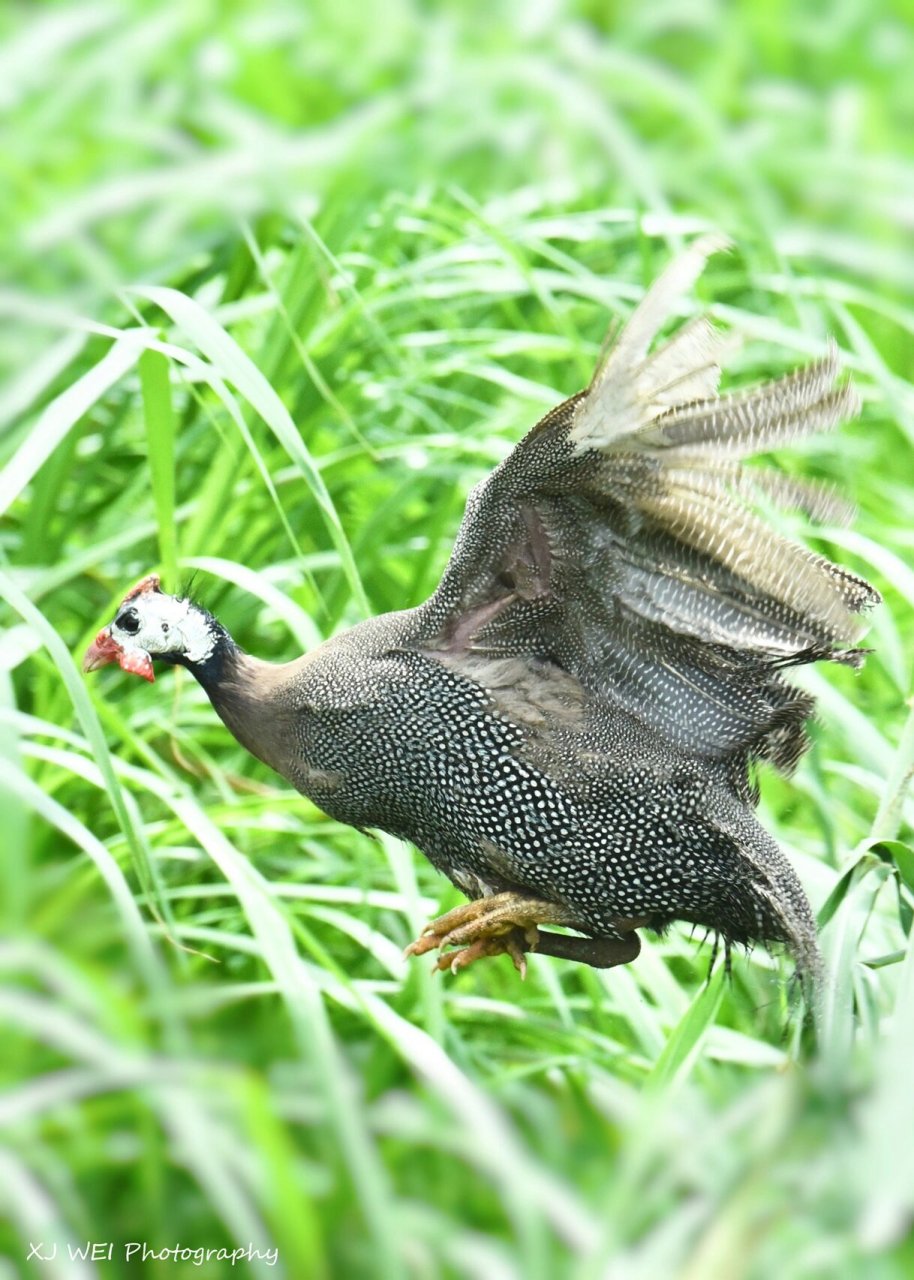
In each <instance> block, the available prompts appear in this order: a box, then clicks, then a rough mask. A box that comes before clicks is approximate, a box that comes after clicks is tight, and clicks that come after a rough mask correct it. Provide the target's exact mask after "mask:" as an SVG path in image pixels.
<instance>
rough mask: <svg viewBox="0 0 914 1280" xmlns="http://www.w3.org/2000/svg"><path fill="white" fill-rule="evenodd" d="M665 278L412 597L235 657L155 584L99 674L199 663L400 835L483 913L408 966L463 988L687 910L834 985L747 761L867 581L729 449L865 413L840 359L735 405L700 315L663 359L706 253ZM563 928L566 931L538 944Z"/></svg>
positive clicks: (694, 250)
mask: <svg viewBox="0 0 914 1280" xmlns="http://www.w3.org/2000/svg"><path fill="white" fill-rule="evenodd" d="M722 247H723V242H722V241H721V240H720V239H719V238H717V237H704V238H702V239H699V240H697V241H695V242H694V243H692V244H691V245H690V246H689V248H687V249H686V250H685V252H684V253H682V255H681V256H680V257H678V258H677V259H675V260H674V261H673V262H672V264H671V265H670V266H669V267H668V268H667V270H666V271H665V272H664V274H663V275H662V276H661V277H660V278H659V280H658V281H657V282H656V283H655V284H654V286H653V287H652V288H651V289H650V291H649V292H648V293H647V294H646V296H645V297H644V299H643V301H642V302H641V304H640V306H638V308H637V309H636V310H635V312H634V313H633V315H632V317H631V319H630V320H629V323H628V325H627V327H626V328H625V329H624V331H623V332H622V334H621V336H620V337H619V339H618V340H617V341H616V343H615V345H614V346H613V347H612V348H611V349H610V351H609V352H608V354H607V355H606V356H605V358H604V359H603V360H602V361H601V363H600V364H599V366H598V368H597V370H596V372H595V374H594V377H593V379H592V381H591V383H590V386H589V387H588V388H587V389H586V390H584V391H581V392H579V393H578V394H577V395H574V396H572V397H571V399H569V400H566V401H565V402H564V403H563V404H560V405H559V406H558V407H557V408H555V409H553V410H552V411H551V412H550V413H548V414H547V415H546V417H545V418H543V419H542V421H541V422H539V423H538V424H537V425H536V426H535V427H534V428H533V430H532V431H530V433H529V434H528V435H527V436H526V437H525V438H524V439H523V440H522V441H521V442H520V443H519V444H518V445H517V446H516V448H515V449H514V450H513V452H512V453H511V454H510V455H509V456H508V457H507V458H506V459H505V460H504V462H502V463H501V465H500V466H498V467H497V468H496V470H495V471H494V472H493V473H492V474H491V475H490V476H489V477H488V478H487V479H485V480H484V481H482V482H481V483H480V484H478V485H477V486H476V488H475V489H474V490H473V491H472V493H471V494H470V497H469V500H468V502H467V507H466V514H465V515H464V518H463V522H462V525H461V527H460V531H459V534H458V537H457V541H456V544H455V546H454V550H453V553H452V555H451V558H450V561H449V563H448V565H447V567H446V569H445V572H444V576H443V578H442V580H441V583H440V585H439V587H438V589H437V590H436V591H435V593H434V595H433V596H432V597H431V598H430V599H429V600H428V601H426V603H425V604H423V605H420V606H419V607H418V608H413V609H407V610H404V611H402V612H398V613H391V614H386V615H384V616H382V617H377V618H372V619H370V620H368V621H365V622H362V623H360V624H359V625H357V626H355V627H353V628H352V629H351V630H349V631H347V632H345V633H343V634H341V635H337V636H334V637H333V638H332V639H330V640H328V641H326V642H325V643H324V644H322V645H321V646H320V647H319V648H317V649H316V650H314V651H313V652H312V653H307V654H305V655H304V656H303V657H301V658H298V659H297V660H295V661H293V662H289V663H285V664H281V665H274V664H270V663H266V662H262V661H260V660H258V659H257V658H253V657H250V656H249V655H248V654H246V653H244V652H243V651H242V650H241V649H240V648H239V647H238V646H237V645H236V644H235V642H234V641H233V640H232V638H231V636H230V635H229V634H228V632H227V631H226V630H225V628H224V627H223V626H221V625H220V623H219V622H217V621H216V619H215V618H214V617H212V616H211V614H209V613H208V612H207V611H206V610H204V609H203V608H201V607H200V606H199V605H197V604H195V603H193V602H192V601H191V600H188V599H183V598H179V597H175V596H170V595H166V594H165V593H164V592H162V590H161V588H160V584H159V579H158V577H156V576H155V575H152V576H149V577H147V578H145V579H144V580H143V581H142V582H140V583H139V584H138V585H137V586H136V587H134V588H133V590H132V591H130V592H129V593H128V595H127V596H126V597H125V599H124V601H123V603H122V605H121V607H120V608H119V609H118V611H117V615H116V617H115V619H114V621H113V622H112V623H111V624H110V626H108V627H106V628H104V629H103V630H102V631H101V632H100V633H99V635H98V636H97V638H96V640H95V642H94V643H93V645H92V646H91V648H90V649H89V651H88V653H87V655H86V659H85V664H84V667H85V670H87V671H89V670H93V669H94V668H96V667H99V666H102V665H103V664H105V663H107V662H112V661H114V662H117V663H119V664H120V666H121V667H122V668H123V669H124V670H126V671H130V672H133V673H135V674H137V675H141V676H144V677H145V678H146V679H148V680H152V679H153V660H154V659H159V660H160V661H162V662H166V663H171V664H179V665H181V666H184V667H186V668H187V669H188V670H189V671H191V672H192V674H193V675H194V676H195V677H196V679H197V680H198V681H199V682H200V684H201V685H202V686H203V688H204V689H205V691H206V693H207V694H208V695H209V698H210V700H211V701H212V704H213V706H214V707H215V709H216V711H217V712H218V714H219V715H220V716H221V718H222V719H223V721H224V722H225V724H226V725H227V726H228V728H229V729H230V730H231V732H232V733H233V734H234V735H235V737H236V738H237V739H238V740H239V741H240V742H241V743H242V744H243V745H244V746H245V747H246V748H247V749H248V750H249V751H250V752H252V753H253V754H254V755H255V756H256V757H257V758H258V759H260V760H262V761H263V762H264V763H266V764H267V765H269V766H271V767H272V768H273V769H275V770H277V771H278V772H279V773H280V774H282V775H283V776H284V777H285V778H287V779H288V780H289V781H290V782H291V783H292V785H293V786H295V787H296V788H297V789H298V790H299V791H301V792H302V793H304V794H305V795H307V796H309V797H310V798H311V799H312V800H313V801H314V802H315V803H316V804H317V805H319V806H320V807H321V808H322V809H324V810H325V811H326V812H327V813H328V814H330V815H331V816H332V817H334V818H336V819H338V820H340V821H341V822H345V823H349V824H351V825H352V826H355V827H359V828H370V827H375V828H380V829H382V830H384V831H387V832H390V833H391V834H392V835H394V836H399V837H401V838H403V839H406V840H410V841H412V842H413V843H414V844H416V845H417V846H418V847H419V848H420V849H421V850H422V851H423V852H424V853H425V854H426V855H427V856H428V858H429V859H430V860H431V861H432V863H433V864H434V865H435V866H436V867H437V868H438V869H439V870H440V871H442V872H444V873H445V875H447V876H448V877H449V878H450V879H451V880H452V881H453V883H454V884H455V885H456V886H458V888H459V889H461V890H462V891H463V892H464V893H465V894H466V895H467V896H468V898H469V899H470V901H469V902H468V903H467V904H465V905H463V906H461V907H458V908H456V909H455V910H453V911H450V912H449V913H448V914H447V915H444V916H442V917H441V918H440V919H438V920H436V921H434V922H433V923H432V924H430V925H429V926H428V928H427V929H426V930H425V931H424V933H423V934H422V936H421V937H420V938H419V939H418V940H417V941H416V942H414V943H413V944H412V946H411V947H409V948H408V951H409V952H410V953H412V954H421V953H422V952H425V951H429V950H432V949H435V948H445V947H459V948H461V949H460V950H457V951H449V952H448V953H447V954H444V952H443V951H442V952H440V953H439V958H438V965H439V967H441V968H446V967H450V968H451V969H453V970H457V969H458V968H460V967H462V966H464V965H466V964H468V963H469V962H470V961H472V960H475V959H477V958H478V957H481V956H487V955H494V954H496V953H499V952H507V953H508V954H509V955H511V957H512V958H513V960H514V962H515V964H516V965H517V966H518V968H520V969H521V970H523V966H524V953H525V952H526V951H528V950H533V949H535V950H537V951H538V952H540V953H544V954H548V955H552V956H559V957H563V958H567V959H572V960H579V961H583V962H585V963H587V964H590V965H595V966H599V967H609V966H611V965H616V964H623V963H626V962H628V961H630V960H633V959H634V958H635V957H636V956H637V954H638V952H639V950H640V941H639V938H638V935H637V933H636V932H635V931H636V929H638V928H641V927H648V928H651V929H654V930H663V929H664V928H665V927H666V926H667V925H668V924H669V923H670V922H671V921H673V920H685V921H690V922H692V923H693V924H695V925H700V926H704V927H706V928H707V929H708V930H710V931H712V932H713V933H714V934H715V935H719V936H720V937H721V938H722V939H723V940H724V943H725V946H726V948H727V955H728V957H729V948H730V947H731V946H732V944H734V943H742V944H750V943H753V942H756V941H760V942H766V943H777V944H782V945H784V946H786V947H787V949H788V950H789V951H790V952H791V953H792V955H793V957H794V959H795V962H796V965H797V967H798V970H799V972H800V974H801V976H803V977H804V978H808V979H812V980H814V979H815V978H816V976H817V974H818V972H819V966H820V962H819V958H818V950H817V945H816V930H815V924H814V921H813V916H812V912H811V910H810V907H809V904H808V902H807V899H806V896H805V895H804V893H803V890H802V888H801V886H800V883H799V881H798V879H797V876H796V875H795V873H794V871H793V870H792V868H791V866H790V864H789V863H788V862H787V860H786V859H785V857H784V856H783V854H782V853H781V852H780V850H779V849H778V847H777V845H776V844H775V842H774V841H773V840H772V838H771V837H770V836H769V835H768V834H767V832H766V831H765V830H764V829H763V828H762V827H761V826H760V825H759V823H758V822H757V820H756V818H755V816H754V814H753V809H754V807H755V804H756V802H757V798H758V797H757V791H756V788H755V785H754V783H753V781H752V773H753V768H754V766H755V764H756V763H757V762H760V761H769V762H771V764H773V765H774V766H776V767H777V768H779V769H781V770H789V769H790V768H791V767H792V766H793V765H794V763H795V762H796V760H797V758H798V756H799V755H800V753H801V752H802V751H803V750H804V749H805V747H806V746H807V739H806V735H805V731H804V722H805V721H806V719H807V718H808V717H809V715H810V713H811V711H812V708H813V701H812V698H811V697H810V696H809V695H808V694H807V693H805V692H801V691H799V690H798V689H796V688H794V687H793V686H792V685H791V684H789V683H788V682H787V681H786V680H785V678H784V674H783V673H784V671H785V669H786V668H789V667H793V666H800V665H802V664H805V663H811V662H815V661H817V660H819V659H827V660H830V661H833V662H841V663H847V664H849V665H852V666H859V664H860V663H861V661H862V659H863V653H864V651H863V650H861V649H858V648H854V647H846V646H852V645H854V644H855V643H856V641H857V640H858V638H859V634H860V631H861V625H860V617H859V615H860V614H861V612H862V611H864V610H865V609H867V608H868V607H869V606H871V605H873V604H875V603H877V602H878V599H879V597H878V595H877V593H876V592H875V591H874V590H873V588H872V587H870V586H869V585H868V584H867V583H866V582H864V581H862V580H861V579H860V578H858V577H856V576H854V575H853V574H851V573H849V572H847V571H846V570H845V569H843V568H840V567H838V566H836V565H834V564H831V563H830V562H829V561H827V560H825V559H823V558H822V557H821V556H818V555H815V554H813V553H812V552H810V551H808V550H806V549H804V548H802V547H800V546H797V545H795V544H794V543H792V542H789V541H787V540H785V539H784V538H783V537H781V536H780V535H779V534H777V533H776V532H774V531H773V529H771V528H770V527H769V526H768V525H766V524H765V523H764V522H763V521H762V520H761V519H760V518H759V517H758V516H757V515H755V514H754V513H753V512H752V511H751V510H750V508H749V505H748V501H749V500H750V499H751V498H752V497H753V496H754V495H755V494H756V493H761V494H762V495H764V496H765V497H767V498H769V499H770V500H772V501H774V502H775V503H778V504H781V505H785V506H791V507H794V508H798V509H801V510H803V511H805V512H806V513H807V514H809V515H810V516H812V517H820V518H821V517H823V516H828V515H832V514H834V510H835V500H834V499H833V498H831V497H830V496H829V495H828V494H826V493H824V492H823V491H822V490H820V489H816V488H814V487H812V486H808V485H805V484H803V483H801V482H799V481H797V480H795V479H793V478H791V477H788V476H787V475H785V474H783V473H780V472H772V471H766V470H759V469H752V470H744V469H743V468H742V466H741V465H740V460H741V459H742V458H743V457H745V456H746V455H748V454H751V453H754V452H756V451H759V450H768V449H771V448H774V447H777V446H779V445H781V444H783V443H785V442H787V441H790V440H793V439H795V438H796V437H798V436H801V435H803V434H805V433H807V432H811V431H813V430H815V429H819V428H826V427H830V426H832V425H834V424H835V423H837V422H839V421H840V420H842V419H844V418H847V417H849V416H851V415H853V414H854V413H855V412H856V411H857V399H856V396H855V394H854V391H853V389H852V388H851V387H850V385H849V384H847V383H845V384H843V385H836V379H837V377H838V373H839V368H838V362H837V358H836V353H835V350H834V349H833V348H831V347H830V348H829V350H828V353H827V354H826V355H825V356H824V358H822V359H821V360H818V361H817V362H815V363H814V364H811V365H809V366H808V367H807V368H805V369H802V370H800V371H798V372H796V373H793V374H791V375H789V376H787V377H783V378H780V379H778V380H777V381H772V382H768V383H765V384H764V385H762V386H758V387H755V388H752V389H749V390H747V391H739V392H736V393H734V394H731V395H726V396H719V395H718V394H717V384H718V379H719V373H720V370H719V365H718V360H719V356H720V352H721V338H720V335H719V334H718V333H717V331H716V330H715V329H714V328H713V327H712V326H711V324H710V323H709V322H708V320H707V319H706V318H696V319H693V320H690V321H689V322H688V323H686V324H684V325H683V326H681V327H680V328H679V329H678V330H676V331H675V332H674V333H673V335H672V336H671V337H669V338H668V339H667V340H666V341H665V342H663V343H662V344H661V345H659V346H657V347H656V349H655V350H653V352H651V347H652V345H653V342H654V339H655V337H656V336H657V334H658V332H659V330H660V329H661V327H662V326H663V325H664V324H665V323H666V322H667V320H668V318H669V316H670V314H671V311H672V310H673V308H674V306H675V304H676V301H677V298H678V297H679V295H680V294H681V293H682V292H683V291H685V290H687V289H690V288H691V287H692V285H693V284H694V282H695V280H696V279H697V277H698V275H699V274H700V272H701V270H702V268H703V265H704V262H705V260H706V258H707V257H708V255H709V254H710V253H712V252H715V251H716V250H718V249H720V248H722ZM548 924H552V925H559V926H563V927H570V928H572V929H574V930H576V931H577V934H578V935H584V936H576V935H573V934H556V933H553V932H544V931H542V930H541V928H540V926H542V925H548Z"/></svg>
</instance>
